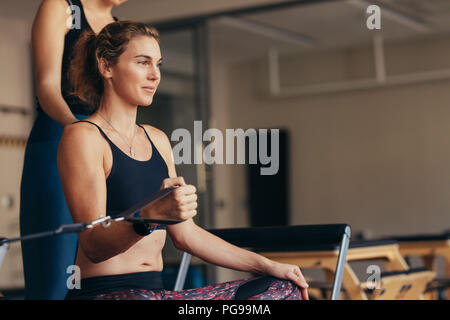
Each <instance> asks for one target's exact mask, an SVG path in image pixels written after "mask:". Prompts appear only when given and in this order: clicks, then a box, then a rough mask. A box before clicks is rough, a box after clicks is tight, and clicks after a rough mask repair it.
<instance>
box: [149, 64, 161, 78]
mask: <svg viewBox="0 0 450 320" xmlns="http://www.w3.org/2000/svg"><path fill="white" fill-rule="evenodd" d="M147 77H148V78H149V79H151V80H159V78H160V77H161V72H160V71H159V68H158V67H157V66H153V67H150V68H149V71H148V74H147Z"/></svg>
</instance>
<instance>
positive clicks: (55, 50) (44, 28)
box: [31, 0, 77, 125]
mask: <svg viewBox="0 0 450 320" xmlns="http://www.w3.org/2000/svg"><path fill="white" fill-rule="evenodd" d="M68 8H69V6H68V4H67V2H66V1H65V0H43V1H42V3H41V5H40V7H39V10H38V12H37V14H36V17H35V19H34V22H33V28H32V35H31V41H32V47H33V61H34V68H35V81H36V94H37V97H38V99H39V103H40V105H41V107H42V109H43V110H44V111H45V113H46V114H47V115H49V116H50V117H51V118H52V119H54V120H55V121H57V122H59V123H60V124H62V125H66V124H69V123H72V122H74V121H76V120H77V119H76V118H75V117H74V115H73V114H72V112H71V111H70V109H69V106H68V105H67V103H66V101H65V100H64V98H63V97H62V94H61V65H62V57H63V52H64V37H65V35H66V33H67V32H68V31H69V27H70V26H68V25H67V21H68V19H70V16H69V15H68V13H67V11H66V10H68Z"/></svg>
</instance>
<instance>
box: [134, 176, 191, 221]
mask: <svg viewBox="0 0 450 320" xmlns="http://www.w3.org/2000/svg"><path fill="white" fill-rule="evenodd" d="M172 187H176V189H175V190H174V191H172V192H171V193H170V194H168V195H167V196H165V197H164V198H162V199H159V200H157V201H155V202H154V203H152V204H150V205H148V206H146V207H144V208H143V209H142V210H141V216H142V217H145V218H149V219H163V220H164V219H170V220H187V219H190V218H192V217H194V216H195V215H196V214H197V210H196V209H197V194H196V191H197V189H196V188H195V187H194V186H193V185H187V184H186V183H185V182H184V179H183V177H176V178H167V179H164V180H163V182H162V185H161V188H160V189H166V188H172Z"/></svg>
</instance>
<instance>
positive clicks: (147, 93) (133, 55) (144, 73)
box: [111, 36, 162, 106]
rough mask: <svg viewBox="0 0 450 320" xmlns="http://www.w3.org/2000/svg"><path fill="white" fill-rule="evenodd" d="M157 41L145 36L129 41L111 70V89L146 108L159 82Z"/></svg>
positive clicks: (130, 101)
mask: <svg viewBox="0 0 450 320" xmlns="http://www.w3.org/2000/svg"><path fill="white" fill-rule="evenodd" d="M161 62H162V57H161V51H160V48H159V44H158V42H157V41H156V40H155V39H154V38H151V37H149V36H139V37H135V38H133V39H131V40H130V42H129V43H128V47H127V49H126V50H125V51H124V52H123V53H122V54H121V55H120V57H119V59H118V62H117V64H115V65H114V66H112V67H111V76H112V78H111V84H112V87H113V90H114V91H115V92H116V93H117V94H118V95H119V96H120V97H121V98H122V99H124V100H125V101H127V102H128V103H130V104H133V105H140V106H148V105H150V104H151V103H152V102H153V96H154V94H155V92H156V89H157V88H158V85H159V82H160V80H161V72H160V66H161Z"/></svg>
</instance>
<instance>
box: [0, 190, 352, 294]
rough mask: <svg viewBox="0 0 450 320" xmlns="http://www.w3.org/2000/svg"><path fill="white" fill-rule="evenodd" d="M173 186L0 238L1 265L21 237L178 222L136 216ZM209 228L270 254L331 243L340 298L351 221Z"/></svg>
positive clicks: (180, 282) (181, 279)
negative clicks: (118, 208) (129, 203)
mask: <svg viewBox="0 0 450 320" xmlns="http://www.w3.org/2000/svg"><path fill="white" fill-rule="evenodd" d="M174 189H175V188H168V189H163V190H160V191H158V192H156V193H154V194H152V195H151V196H149V197H147V198H146V199H144V200H142V201H141V202H139V203H137V204H136V205H134V206H133V207H131V208H130V209H128V210H126V211H124V212H122V213H118V214H114V215H108V216H105V217H102V218H100V219H97V220H95V221H92V222H89V223H87V222H81V223H74V224H67V225H62V226H60V227H59V228H58V229H56V230H51V231H47V232H41V233H36V234H30V235H25V236H22V237H18V238H12V239H6V238H0V267H1V264H2V262H3V260H4V258H5V256H6V254H7V250H8V247H9V246H10V244H11V243H14V242H18V241H31V240H33V239H38V238H43V237H50V236H57V235H60V234H66V233H78V232H83V231H85V230H87V229H89V228H93V227H94V226H96V225H98V224H100V225H103V227H108V226H109V225H110V224H111V223H112V222H119V221H128V222H148V223H160V224H175V223H179V222H181V220H159V219H147V218H141V217H139V216H136V213H137V212H138V211H139V210H140V209H142V208H143V207H145V206H147V205H149V204H150V203H152V202H154V201H157V200H159V199H161V198H162V197H164V196H166V195H168V194H169V193H170V192H172V191H173V190H174ZM209 231H210V232H212V233H213V234H215V235H217V236H219V237H221V238H223V239H224V240H226V241H228V242H230V243H233V244H235V245H238V246H241V247H246V248H251V249H256V250H257V251H260V252H261V253H263V254H264V252H265V253H269V254H270V252H274V251H280V250H284V251H286V252H289V251H292V250H298V249H301V248H306V247H308V246H314V247H315V248H318V249H320V248H329V247H333V248H335V249H336V250H337V251H336V259H335V260H334V265H333V266H331V265H330V268H332V270H333V272H334V277H333V285H332V293H331V295H330V298H331V299H338V298H339V296H340V291H341V283H342V276H343V273H344V269H345V264H346V256H347V250H348V246H349V243H350V237H351V228H350V226H349V225H346V224H335V225H305V226H287V227H272V228H270V227H269V228H242V229H239V228H236V229H213V230H209ZM190 257H191V256H190V255H189V254H187V253H185V254H184V256H183V259H182V262H181V265H180V269H179V273H178V277H177V281H176V284H175V288H174V289H175V290H181V289H182V288H183V285H184V280H185V278H186V274H187V270H188V267H189V262H190Z"/></svg>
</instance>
